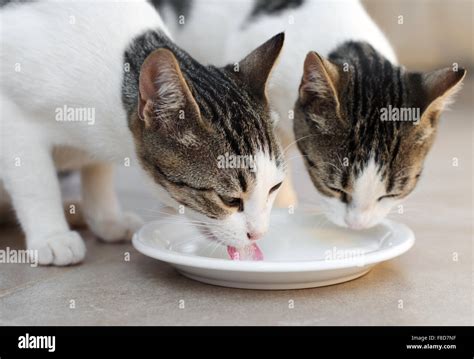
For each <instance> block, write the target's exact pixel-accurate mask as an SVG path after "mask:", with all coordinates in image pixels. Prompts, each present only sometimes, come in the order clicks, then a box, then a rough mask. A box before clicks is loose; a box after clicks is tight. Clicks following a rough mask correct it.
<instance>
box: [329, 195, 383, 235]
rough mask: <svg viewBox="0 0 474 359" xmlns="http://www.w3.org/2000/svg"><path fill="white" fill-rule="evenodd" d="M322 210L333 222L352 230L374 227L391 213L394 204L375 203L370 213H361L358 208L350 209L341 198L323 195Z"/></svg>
mask: <svg viewBox="0 0 474 359" xmlns="http://www.w3.org/2000/svg"><path fill="white" fill-rule="evenodd" d="M321 204H322V210H323V213H324V215H325V216H326V217H327V219H329V220H330V221H331V222H332V223H334V224H336V225H338V226H340V227H343V228H349V229H352V230H363V229H368V228H371V227H374V226H376V225H378V224H379V223H380V222H382V221H383V220H384V218H385V217H386V216H387V215H388V214H389V213H390V209H391V208H392V205H380V204H375V205H374V206H376V207H375V208H373V209H372V210H371V211H370V213H362V214H361V213H359V211H358V209H357V208H355V209H348V208H347V205H346V204H345V203H342V202H341V201H340V200H339V199H336V198H328V197H323V198H322V201H321Z"/></svg>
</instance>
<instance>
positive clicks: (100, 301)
mask: <svg viewBox="0 0 474 359" xmlns="http://www.w3.org/2000/svg"><path fill="white" fill-rule="evenodd" d="M473 85H474V83H473V82H469V83H467V84H466V86H465V87H464V89H463V91H462V93H461V95H460V96H459V98H458V102H457V104H455V105H454V106H453V111H450V112H448V113H446V115H445V116H444V118H443V120H442V124H441V129H440V131H439V137H438V139H437V142H436V144H435V146H434V149H433V151H432V152H431V154H430V156H429V159H428V161H427V164H426V168H425V171H424V178H423V179H422V181H421V184H420V185H419V187H418V189H417V190H416V192H415V193H414V194H413V195H412V196H411V197H410V198H409V200H408V201H407V202H406V205H405V209H406V211H405V214H403V215H393V216H392V218H394V219H397V220H399V221H402V222H404V223H406V224H408V225H409V226H410V227H411V228H412V229H413V230H414V231H415V234H416V236H417V242H416V244H415V246H414V248H412V249H411V250H410V251H409V252H408V253H406V254H405V255H403V256H401V257H400V258H397V259H394V260H392V261H389V262H386V263H383V264H381V265H378V266H377V267H375V268H374V269H373V270H372V271H371V272H370V273H369V274H368V275H366V276H364V277H362V278H360V279H357V280H354V281H352V282H348V283H344V284H340V285H335V286H329V287H323V288H316V289H307V290H292V291H275V292H267V291H251V290H238V289H228V288H220V287H214V286H210V285H205V284H201V283H198V282H194V281H192V280H189V279H186V278H184V277H182V276H180V275H179V274H177V273H176V272H175V271H174V270H172V269H171V268H169V267H168V266H167V265H165V264H163V263H160V262H158V261H155V260H152V259H150V258H147V257H145V256H143V255H141V254H140V253H138V252H137V251H135V250H134V249H133V247H132V246H131V245H130V244H118V245H107V244H103V243H100V242H98V241H97V240H96V239H95V238H93V237H92V235H91V234H90V233H89V232H83V236H84V238H85V239H86V242H87V247H88V253H87V258H86V260H85V262H84V263H83V264H81V265H79V266H75V267H69V268H55V267H48V268H44V267H43V268H31V267H29V266H28V265H24V264H23V265H22V264H0V324H3V325H6V324H12V325H42V324H43V325H44V324H51V325H95V324H99V325H160V324H167V325H186V324H188V325H197V324H203V325H206V324H224V325H243V324H254V325H261V324H288V325H299V324H303V325H304V324H305V325H320V324H327V325H364V324H366V325H371V324H372V325H375V324H379V325H472V324H473V322H474V321H473V307H472V305H473V281H472V279H473V277H472V268H473V251H472V249H473V248H472V239H473V228H472V226H473V206H472V204H473V192H472V185H473V173H472V170H473V167H474V165H473ZM454 157H456V158H458V160H459V166H458V167H454V166H453V165H452V162H453V158H454ZM296 167H297V168H296V173H297V174H296V176H297V177H298V180H297V183H298V187H299V190H300V193H302V194H304V197H305V198H308V197H311V193H312V189H311V186H310V185H309V182H308V178H307V176H306V174H305V172H304V170H303V169H302V167H301V163H298V165H297V166H296ZM130 171H131V170H130V169H122V170H121V171H120V172H119V176H118V187H119V191H120V195H121V199H122V201H123V203H124V207H126V208H128V209H130V210H135V211H136V212H138V213H139V214H141V215H142V216H143V217H144V218H146V219H148V220H151V219H152V218H153V217H154V216H155V214H154V212H153V209H154V208H157V204H156V203H155V201H154V200H153V199H151V197H150V196H149V194H148V193H147V192H146V191H145V190H144V189H143V188H144V187H143V186H142V185H141V182H140V180H139V179H138V178H137V177H136V175H135V174H132V173H130ZM74 182H75V180H74V179H73V180H72V183H69V184H68V185H67V186H66V187H68V188H69V189H66V191H67V192H68V194H69V196H71V195H74V190H71V187H74V186H73V185H74ZM8 246H9V247H12V248H20V247H22V246H23V238H22V234H21V232H20V231H19V230H18V229H16V228H14V227H3V228H0V249H4V248H6V247H8ZM127 252H129V253H130V261H125V260H124V256H125V254H126V253H127ZM456 257H457V260H455V259H456ZM290 300H293V301H294V308H293V309H290V308H289V305H288V304H289V301H290ZM183 301H184V302H183ZM183 304H184V308H183Z"/></svg>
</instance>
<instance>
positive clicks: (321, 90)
mask: <svg viewBox="0 0 474 359" xmlns="http://www.w3.org/2000/svg"><path fill="white" fill-rule="evenodd" d="M339 80H340V74H339V69H338V67H337V66H336V65H334V64H333V63H331V62H330V61H329V60H326V59H325V58H323V57H321V56H320V55H318V54H317V53H316V52H314V51H311V52H309V53H308V55H306V59H305V62H304V69H303V79H302V81H301V87H300V92H301V95H302V96H305V95H306V94H309V95H317V96H318V97H324V98H334V99H336V100H337V99H338V91H337V87H338V85H339Z"/></svg>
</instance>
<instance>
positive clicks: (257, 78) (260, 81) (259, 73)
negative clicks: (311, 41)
mask: <svg viewBox="0 0 474 359" xmlns="http://www.w3.org/2000/svg"><path fill="white" fill-rule="evenodd" d="M284 41H285V34H284V33H283V32H282V33H279V34H278V35H275V36H274V37H272V38H271V39H270V40H268V41H267V42H265V43H264V44H262V45H260V46H259V47H257V48H256V49H255V50H253V51H252V52H251V53H250V54H248V55H247V56H246V57H245V58H244V59H243V60H241V61H240V62H239V63H238V66H237V64H236V65H235V66H234V65H229V66H227V67H226V68H227V69H228V70H229V71H231V72H234V73H235V74H236V76H237V77H238V78H240V79H241V80H242V81H243V82H244V83H245V84H246V85H247V86H248V88H249V89H250V91H251V92H252V93H253V94H254V95H255V96H257V97H260V98H265V96H266V93H265V92H266V91H265V90H266V85H267V80H268V78H269V76H270V73H271V71H272V69H273V67H274V65H275V63H276V61H277V59H278V56H279V55H280V52H281V49H282V47H283V43H284Z"/></svg>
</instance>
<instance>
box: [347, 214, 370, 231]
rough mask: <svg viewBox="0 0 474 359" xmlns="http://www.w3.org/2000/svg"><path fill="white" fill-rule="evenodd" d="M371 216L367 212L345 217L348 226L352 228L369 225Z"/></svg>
mask: <svg viewBox="0 0 474 359" xmlns="http://www.w3.org/2000/svg"><path fill="white" fill-rule="evenodd" d="M369 220H370V217H369V216H368V215H367V214H363V215H350V216H347V217H346V218H345V222H346V224H347V227H349V228H350V229H356V230H358V229H364V228H367V227H368V224H369Z"/></svg>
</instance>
